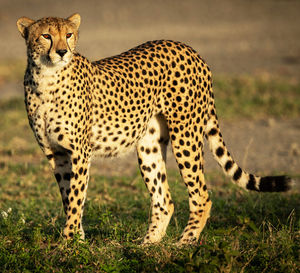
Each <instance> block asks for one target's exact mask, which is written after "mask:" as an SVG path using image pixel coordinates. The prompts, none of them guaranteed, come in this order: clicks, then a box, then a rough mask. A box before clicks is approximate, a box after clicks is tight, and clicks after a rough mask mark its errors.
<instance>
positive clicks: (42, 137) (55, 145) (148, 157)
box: [17, 13, 291, 245]
mask: <svg viewBox="0 0 300 273" xmlns="http://www.w3.org/2000/svg"><path fill="white" fill-rule="evenodd" d="M80 22H81V17H80V15H79V14H77V13H76V14H73V15H72V16H70V17H68V18H66V19H64V18H56V17H47V18H42V19H39V20H37V21H35V20H32V19H29V18H27V17H21V18H20V19H19V20H18V21H17V27H18V30H19V31H20V33H21V35H22V36H23V38H24V39H25V41H26V46H27V68H26V72H25V76H24V91H25V105H26V110H27V115H28V119H29V124H30V126H31V129H32V131H33V133H34V135H35V138H36V140H37V142H38V144H39V146H40V147H41V149H42V151H43V152H44V154H45V155H46V157H47V159H48V160H49V163H50V165H51V167H52V169H53V172H54V175H55V178H56V180H57V183H58V186H59V189H60V193H61V197H62V202H63V207H64V211H65V214H66V224H65V227H64V231H63V236H64V237H65V238H66V239H70V238H72V237H74V235H75V234H79V236H80V237H81V238H82V239H84V231H83V227H82V215H83V207H84V202H85V199H86V192H87V187H88V180H89V167H90V164H91V159H92V157H93V156H95V155H98V156H101V157H116V156H119V155H122V154H124V153H126V151H128V150H129V149H131V148H134V147H136V151H137V156H138V163H139V167H140V171H141V175H142V177H143V179H144V182H145V185H146V187H147V189H148V190H149V193H150V197H151V219H150V221H149V222H150V223H149V227H148V230H147V233H146V235H145V237H144V239H143V244H150V243H157V242H159V241H160V240H161V239H162V237H163V236H164V235H165V233H166V229H167V226H168V224H169V221H170V218H171V216H172V214H173V211H174V204H173V201H172V198H171V193H170V189H169V186H168V182H167V175H166V166H165V165H166V149H167V145H168V143H169V141H170V143H171V146H172V150H173V153H174V156H175V158H176V161H177V164H178V167H179V170H180V173H181V176H182V178H183V181H184V183H185V185H186V186H187V189H188V193H189V220H188V223H187V225H186V227H185V229H184V231H183V233H182V235H181V237H180V239H179V242H178V243H179V244H180V245H184V244H191V243H196V242H197V240H198V239H199V236H200V233H201V232H202V230H203V228H204V226H205V225H206V222H207V219H208V218H209V216H210V209H211V206H212V202H211V200H210V197H209V193H208V190H207V187H206V185H205V181H204V174H203V145H204V138H206V139H207V140H208V143H209V147H210V150H211V152H212V153H213V155H214V157H215V159H216V160H217V162H218V163H219V165H220V166H221V168H222V169H223V171H224V173H225V174H226V175H227V176H228V177H230V178H231V180H232V181H233V182H234V183H235V184H237V185H238V186H240V187H242V188H244V189H247V190H252V191H257V192H279V191H287V190H288V189H289V188H290V186H291V179H290V178H289V177H286V176H275V177H273V176H267V177H259V176H256V175H253V174H249V173H247V172H245V171H244V170H242V169H241V168H240V167H239V166H238V165H237V163H236V162H235V161H234V160H233V158H232V156H231V155H230V153H229V152H228V150H227V148H226V146H225V143H224V141H223V137H222V134H221V132H220V129H219V124H218V119H217V115H216V109H215V103H214V95H213V90H212V77H211V71H210V69H209V67H208V66H207V64H206V63H205V62H204V60H203V59H202V58H201V57H200V56H199V55H198V54H197V52H196V51H195V50H193V49H192V48H191V47H189V46H187V45H185V44H183V43H181V42H174V41H169V40H158V41H150V42H146V43H144V44H142V45H139V46H137V47H135V48H133V49H130V50H128V51H126V52H124V53H122V54H120V55H117V56H113V57H109V58H105V59H102V60H100V61H95V62H90V61H89V60H88V59H86V58H85V57H83V56H82V55H80V54H79V53H77V52H76V51H75V47H76V45H77V42H78V28H79V25H80Z"/></svg>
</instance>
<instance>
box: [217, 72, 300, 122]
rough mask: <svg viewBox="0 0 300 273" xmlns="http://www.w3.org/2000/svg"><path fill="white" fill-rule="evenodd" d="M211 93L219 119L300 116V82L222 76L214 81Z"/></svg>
mask: <svg viewBox="0 0 300 273" xmlns="http://www.w3.org/2000/svg"><path fill="white" fill-rule="evenodd" d="M214 92H215V100H216V108H217V113H218V115H219V116H220V117H221V119H232V118H233V119H240V118H248V119H249V118H250V119H261V118H269V117H275V118H297V117H299V116H300V81H291V80H287V79H278V78H275V77H273V78H268V77H267V78H264V77H250V76H240V77H225V76H224V77H217V78H216V80H215V81H214Z"/></svg>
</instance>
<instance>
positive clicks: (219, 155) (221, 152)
mask: <svg viewBox="0 0 300 273" xmlns="http://www.w3.org/2000/svg"><path fill="white" fill-rule="evenodd" d="M223 154H224V149H223V147H219V148H218V149H217V150H216V155H217V156H218V157H221V156H223Z"/></svg>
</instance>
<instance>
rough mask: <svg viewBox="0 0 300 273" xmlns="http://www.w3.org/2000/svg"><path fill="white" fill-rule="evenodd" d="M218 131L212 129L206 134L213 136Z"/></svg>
mask: <svg viewBox="0 0 300 273" xmlns="http://www.w3.org/2000/svg"><path fill="white" fill-rule="evenodd" d="M217 133H218V131H217V130H216V129H215V128H212V129H211V130H210V131H209V132H208V135H209V136H214V135H215V134H217Z"/></svg>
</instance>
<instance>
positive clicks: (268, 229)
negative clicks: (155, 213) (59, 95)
mask: <svg viewBox="0 0 300 273" xmlns="http://www.w3.org/2000/svg"><path fill="white" fill-rule="evenodd" d="M214 90H215V93H216V104H217V108H218V115H219V116H220V117H221V118H222V119H223V118H225V119H232V118H265V117H267V118H268V117H276V118H278V117H279V118H298V117H299V116H300V109H299V105H300V103H299V90H300V88H299V83H288V82H286V81H279V80H277V81H270V80H264V79H253V78H241V77H239V78H235V79H233V78H230V79H225V78H223V79H217V80H216V81H215V83H214ZM236 113H238V114H236ZM0 116H1V119H0V185H1V191H0V271H1V272H2V271H3V272H298V271H299V269H300V265H299V243H300V242H299V241H300V240H299V239H300V232H299V226H300V221H299V205H300V202H299V193H298V192H295V191H294V192H291V193H285V194H279V193H275V194H257V193H247V192H245V191H243V190H241V189H239V188H237V187H235V186H233V185H232V184H230V182H229V181H228V180H227V179H225V178H224V177H223V175H222V174H220V173H214V174H210V173H208V174H207V175H206V177H207V180H208V182H210V183H211V184H212V185H215V186H211V187H210V188H211V189H212V192H211V198H212V200H213V208H212V215H211V218H210V219H209V221H208V224H207V226H206V228H205V229H204V231H203V233H202V234H201V238H200V241H199V243H198V245H196V246H191V247H186V248H178V247H176V246H175V242H176V241H177V239H178V237H179V236H180V233H181V232H182V230H183V228H184V226H185V224H186V222H187V218H188V201H187V199H188V195H187V192H186V189H185V187H184V185H183V183H182V181H181V178H180V177H179V175H178V174H177V173H173V172H171V173H169V184H170V187H171V192H172V195H173V199H174V201H175V213H174V216H173V217H172V220H171V222H170V226H169V228H168V230H167V235H166V237H165V238H164V240H163V241H162V242H161V243H160V244H157V245H154V246H150V247H146V248H145V247H141V246H140V245H139V244H140V242H141V240H142V238H143V236H144V234H145V232H146V229H147V225H148V218H149V206H150V201H149V197H148V193H147V191H146V189H145V187H144V185H143V182H142V180H141V178H140V176H139V174H138V171H137V172H136V174H135V175H134V176H133V177H104V176H99V175H97V174H96V175H93V176H92V177H91V180H90V184H89V189H88V199H87V202H86V205H85V213H84V218H83V225H84V228H85V232H86V238H87V240H86V241H85V242H80V241H79V240H75V241H73V242H64V241H63V239H62V235H61V232H62V227H63V225H64V213H63V209H62V204H61V200H60V194H59V189H58V187H57V185H56V183H55V182H54V177H53V175H52V173H51V172H50V168H49V166H48V163H47V161H46V160H45V158H44V156H43V155H42V153H41V151H40V149H39V147H38V145H37V144H36V141H35V140H34V137H33V134H32V132H31V131H30V128H29V125H28V121H27V117H26V114H25V109H24V105H23V99H20V98H16V99H12V100H9V101H0ZM294 176H295V177H297V178H298V179H299V175H294ZM216 185H218V186H216Z"/></svg>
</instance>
